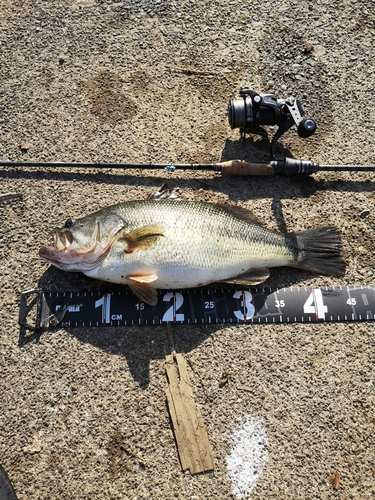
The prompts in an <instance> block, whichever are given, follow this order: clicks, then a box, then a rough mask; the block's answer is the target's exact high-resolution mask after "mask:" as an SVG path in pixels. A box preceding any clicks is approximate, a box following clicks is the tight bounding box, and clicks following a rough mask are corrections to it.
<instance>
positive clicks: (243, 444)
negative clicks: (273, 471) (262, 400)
mask: <svg viewBox="0 0 375 500" xmlns="http://www.w3.org/2000/svg"><path fill="white" fill-rule="evenodd" d="M231 438H232V440H233V448H232V451H231V453H230V454H229V455H228V456H227V468H228V473H229V477H230V480H231V483H232V492H233V494H234V495H235V497H236V498H245V497H247V496H248V495H249V494H250V493H251V492H252V490H253V489H254V487H255V485H256V483H257V481H258V479H259V478H260V476H261V474H262V472H263V469H264V466H265V464H266V463H267V461H268V449H267V445H268V438H267V434H266V431H265V428H264V421H263V419H262V418H261V417H252V416H250V415H249V416H248V417H247V419H246V421H245V423H244V424H243V425H242V426H240V427H238V428H237V429H235V430H234V431H233V434H232V436H231Z"/></svg>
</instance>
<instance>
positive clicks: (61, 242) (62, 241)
mask: <svg viewBox="0 0 375 500" xmlns="http://www.w3.org/2000/svg"><path fill="white" fill-rule="evenodd" d="M52 238H53V246H54V249H55V250H56V252H63V251H65V250H67V249H68V247H69V246H70V245H71V244H72V242H73V235H72V233H71V232H70V231H64V232H63V233H61V232H59V231H55V232H53V233H52Z"/></svg>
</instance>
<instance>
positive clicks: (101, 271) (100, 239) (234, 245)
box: [39, 199, 346, 306]
mask: <svg viewBox="0 0 375 500" xmlns="http://www.w3.org/2000/svg"><path fill="white" fill-rule="evenodd" d="M51 236H52V244H51V245H50V246H42V247H41V248H40V250H39V256H40V257H41V258H42V259H44V260H45V261H47V262H48V263H50V264H52V265H54V266H56V267H58V268H59V269H62V270H64V271H72V272H82V273H83V274H85V275H86V276H89V277H91V278H95V279H98V280H102V281H107V282H110V283H120V284H124V285H128V286H129V287H130V288H131V290H132V291H133V292H134V293H135V294H136V295H137V296H138V298H139V299H140V300H141V301H143V302H145V303H147V304H150V305H151V306H155V305H156V304H157V300H158V295H157V289H170V290H174V289H183V288H196V287H202V286H205V285H209V284H211V283H227V284H236V285H241V286H252V285H257V284H259V283H262V282H264V281H265V280H266V279H267V278H268V277H269V275H270V268H273V267H280V266H290V267H295V268H299V269H305V270H308V271H312V272H314V273H318V274H326V275H332V276H339V275H342V274H344V272H345V267H346V265H345V262H344V260H343V259H342V257H341V255H340V250H341V238H340V232H339V230H338V228H337V227H335V226H328V227H318V228H312V229H306V230H302V231H295V232H290V233H280V232H277V231H274V230H271V229H268V228H266V227H264V226H263V225H262V224H261V223H260V221H259V220H258V219H257V218H256V217H255V216H254V214H253V213H252V212H251V211H249V210H248V209H246V208H243V207H240V206H237V205H230V204H215V203H208V202H201V201H187V200H181V199H179V200H171V199H159V200H155V199H153V200H150V199H147V200H135V201H127V202H121V203H118V204H115V205H113V206H109V207H106V208H103V209H101V210H99V211H97V212H94V213H92V214H90V215H86V216H84V217H82V218H79V219H73V218H69V219H67V221H66V222H65V224H64V226H63V227H62V228H60V229H56V230H54V231H52V233H51Z"/></svg>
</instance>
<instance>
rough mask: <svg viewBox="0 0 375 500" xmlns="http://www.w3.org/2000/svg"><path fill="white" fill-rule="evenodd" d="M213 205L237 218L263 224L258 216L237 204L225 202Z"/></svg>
mask: <svg viewBox="0 0 375 500" xmlns="http://www.w3.org/2000/svg"><path fill="white" fill-rule="evenodd" d="M215 205H216V206H217V207H219V208H221V209H222V210H225V211H227V212H229V213H230V214H232V215H234V216H235V217H237V218H238V219H242V220H245V221H251V222H255V223H256V224H259V225H262V226H264V222H263V221H261V220H260V219H259V218H258V216H257V215H255V214H254V212H252V211H251V210H249V209H248V208H244V207H239V206H238V205H227V204H225V203H215Z"/></svg>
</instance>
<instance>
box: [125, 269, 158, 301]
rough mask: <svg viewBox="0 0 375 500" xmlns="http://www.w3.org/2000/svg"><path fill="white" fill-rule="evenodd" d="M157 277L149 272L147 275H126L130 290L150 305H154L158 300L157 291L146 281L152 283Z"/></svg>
mask: <svg viewBox="0 0 375 500" xmlns="http://www.w3.org/2000/svg"><path fill="white" fill-rule="evenodd" d="M156 279H157V276H156V274H150V275H147V276H127V280H128V281H127V283H128V285H129V287H130V289H131V291H132V292H134V293H135V294H136V296H137V297H138V298H139V299H140V300H141V301H142V302H146V304H150V306H156V304H157V302H158V293H157V291H156V288H152V287H151V286H149V285H148V283H152V282H153V281H155V280H156Z"/></svg>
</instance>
